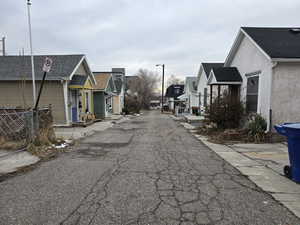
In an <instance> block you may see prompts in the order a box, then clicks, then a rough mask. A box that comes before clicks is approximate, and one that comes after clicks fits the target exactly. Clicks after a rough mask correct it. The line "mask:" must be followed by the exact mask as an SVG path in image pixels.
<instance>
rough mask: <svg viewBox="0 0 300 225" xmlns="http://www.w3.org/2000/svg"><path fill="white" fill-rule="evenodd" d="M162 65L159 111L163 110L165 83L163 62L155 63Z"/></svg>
mask: <svg viewBox="0 0 300 225" xmlns="http://www.w3.org/2000/svg"><path fill="white" fill-rule="evenodd" d="M156 66H161V67H162V82H161V112H162V113H163V112H164V83H165V64H157V65H156Z"/></svg>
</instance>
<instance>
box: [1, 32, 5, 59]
mask: <svg viewBox="0 0 300 225" xmlns="http://www.w3.org/2000/svg"><path fill="white" fill-rule="evenodd" d="M1 42H2V54H3V56H5V55H6V52H5V37H2V39H1Z"/></svg>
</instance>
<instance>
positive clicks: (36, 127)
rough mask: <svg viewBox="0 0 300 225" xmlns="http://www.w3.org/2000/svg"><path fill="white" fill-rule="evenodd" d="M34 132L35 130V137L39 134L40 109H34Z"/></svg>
mask: <svg viewBox="0 0 300 225" xmlns="http://www.w3.org/2000/svg"><path fill="white" fill-rule="evenodd" d="M33 132H34V135H33V136H34V138H35V137H36V136H38V133H39V111H38V110H33Z"/></svg>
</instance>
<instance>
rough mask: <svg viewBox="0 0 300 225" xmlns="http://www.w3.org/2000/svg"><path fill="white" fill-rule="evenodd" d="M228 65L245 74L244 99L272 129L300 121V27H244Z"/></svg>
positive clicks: (242, 89)
mask: <svg viewBox="0 0 300 225" xmlns="http://www.w3.org/2000/svg"><path fill="white" fill-rule="evenodd" d="M224 66H226V67H236V68H238V71H239V73H240V74H241V77H242V84H241V88H240V96H241V99H242V100H243V101H244V102H245V103H246V109H247V111H248V112H255V113H259V114H261V115H262V116H263V117H264V118H265V119H266V121H267V123H268V129H269V130H271V129H272V127H273V125H275V124H277V123H283V122H299V121H300V113H299V111H300V98H299V96H300V29H299V28H288V27H285V28H276V27H274V28H270V27H242V28H240V30H239V32H238V35H237V37H236V39H235V41H234V44H233V46H232V48H231V50H230V52H229V55H228V57H227V58H226V61H225V64H224Z"/></svg>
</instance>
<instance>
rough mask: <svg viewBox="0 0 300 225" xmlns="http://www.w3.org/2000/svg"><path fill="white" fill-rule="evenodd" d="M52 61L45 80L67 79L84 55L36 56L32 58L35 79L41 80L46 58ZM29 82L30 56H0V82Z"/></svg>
mask: <svg viewBox="0 0 300 225" xmlns="http://www.w3.org/2000/svg"><path fill="white" fill-rule="evenodd" d="M47 56H48V57H50V58H51V59H52V60H53V64H52V68H51V70H50V72H49V73H48V74H47V77H46V80H60V79H61V78H67V77H69V76H70V75H71V73H72V72H73V71H74V69H75V68H76V66H77V65H78V63H79V62H80V60H81V59H82V57H84V55H36V56H34V69H35V79H36V80H42V78H43V74H44V72H43V70H42V68H43V64H44V59H45V58H46V57H47ZM20 79H26V80H31V79H32V75H31V58H30V56H0V80H11V81H13V80H20Z"/></svg>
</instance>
